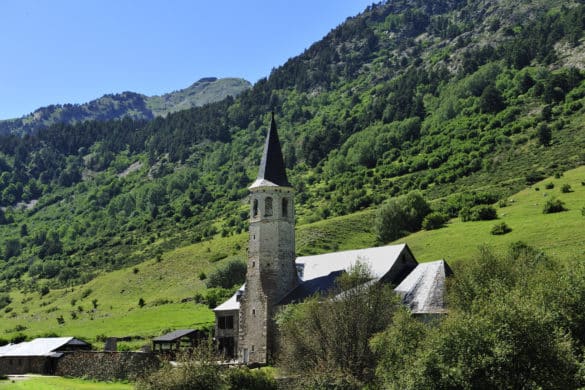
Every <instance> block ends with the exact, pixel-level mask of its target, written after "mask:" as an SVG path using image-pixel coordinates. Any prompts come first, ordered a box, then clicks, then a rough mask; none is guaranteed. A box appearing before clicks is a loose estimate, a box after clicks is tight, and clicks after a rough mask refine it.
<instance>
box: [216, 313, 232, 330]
mask: <svg viewBox="0 0 585 390" xmlns="http://www.w3.org/2000/svg"><path fill="white" fill-rule="evenodd" d="M217 327H218V328H219V329H233V328H234V317H233V316H224V317H218V318H217Z"/></svg>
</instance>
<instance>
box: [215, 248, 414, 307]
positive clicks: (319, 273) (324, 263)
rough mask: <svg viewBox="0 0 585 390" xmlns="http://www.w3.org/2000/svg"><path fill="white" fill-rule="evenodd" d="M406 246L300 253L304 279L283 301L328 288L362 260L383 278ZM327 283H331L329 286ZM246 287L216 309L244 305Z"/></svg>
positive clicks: (300, 264) (296, 298)
mask: <svg viewBox="0 0 585 390" xmlns="http://www.w3.org/2000/svg"><path fill="white" fill-rule="evenodd" d="M404 250H409V249H408V246H407V245H406V244H399V245H387V246H380V247H374V248H365V249H356V250H349V251H342V252H333V253H326V254H322V255H314V256H301V257H297V259H296V261H295V262H296V264H297V267H298V266H300V267H302V269H303V275H302V278H301V283H300V285H299V286H298V287H297V288H296V289H295V290H293V291H291V292H290V293H289V294H288V295H287V296H286V297H285V298H284V299H283V300H282V301H281V302H282V303H283V304H284V303H285V301H286V302H288V301H291V300H295V301H298V300H302V298H306V297H308V296H310V295H313V294H314V293H317V292H324V291H325V290H326V289H327V288H330V287H331V286H332V285H333V284H332V283H333V281H334V277H332V276H331V275H339V273H340V272H341V271H348V270H349V269H350V268H351V267H352V266H354V265H355V264H356V263H357V262H358V261H359V262H361V263H363V264H366V265H367V266H368V267H369V269H370V271H371V272H372V276H373V277H374V278H375V279H380V278H383V277H384V276H385V275H387V274H388V273H390V271H391V269H392V267H393V266H394V265H395V264H396V261H397V260H398V259H399V258H400V255H401V254H402V253H403V251H404ZM391 282H392V281H391ZM395 283H398V282H395ZM326 284H327V286H325V285H326ZM244 289H245V285H243V286H242V287H240V289H239V290H238V291H236V293H235V294H234V295H232V296H231V297H230V298H229V299H228V300H227V301H225V302H224V303H222V304H221V305H219V306H217V307H216V308H215V309H213V311H216V312H218V311H229V310H238V309H239V308H240V302H239V301H238V299H237V296H238V294H239V295H241V294H242V292H243V291H244ZM301 295H304V296H301Z"/></svg>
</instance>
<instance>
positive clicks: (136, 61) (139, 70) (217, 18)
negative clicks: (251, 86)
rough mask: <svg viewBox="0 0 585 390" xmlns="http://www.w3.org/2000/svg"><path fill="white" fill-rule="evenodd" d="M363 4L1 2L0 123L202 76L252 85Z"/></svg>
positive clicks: (302, 0)
mask: <svg viewBox="0 0 585 390" xmlns="http://www.w3.org/2000/svg"><path fill="white" fill-rule="evenodd" d="M371 3H372V0H369V1H365V0H272V1H269V0H224V1H221V0H214V1H202V0H190V1H189V0H159V1H150V0H101V1H98V0H50V1H49V0H6V1H1V2H0V49H1V50H2V54H3V56H2V60H1V61H0V119H7V118H15V117H20V116H22V115H25V114H28V113H30V112H32V111H34V110H35V109H36V108H39V107H42V106H46V105H49V104H63V103H83V102H86V101H89V100H92V99H94V98H97V97H100V96H102V95H103V94H106V93H116V92H122V91H134V92H139V93H144V94H146V95H159V94H162V93H166V92H170V91H173V90H177V89H181V88H185V87H187V86H189V85H190V84H192V83H193V82H195V81H197V80H198V79H200V78H202V77H207V76H216V77H243V78H245V79H247V80H249V81H251V82H252V83H254V82H256V81H257V80H258V79H260V78H262V77H265V76H268V75H269V73H270V70H271V69H272V68H274V67H278V66H280V65H282V64H283V63H284V62H285V61H286V60H287V59H288V58H291V57H294V56H296V55H298V54H300V53H301V52H302V51H303V50H304V49H306V48H308V47H309V46H310V45H311V44H312V43H313V42H315V41H318V40H319V39H321V38H322V37H323V36H324V35H325V34H327V33H328V32H329V31H330V30H331V29H332V28H334V27H336V26H337V25H339V24H340V23H342V22H343V21H344V20H345V19H346V18H347V17H348V16H354V15H356V14H358V13H359V12H361V11H363V10H364V9H365V8H366V7H367V6H368V5H369V4H371Z"/></svg>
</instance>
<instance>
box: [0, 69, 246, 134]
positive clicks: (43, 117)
mask: <svg viewBox="0 0 585 390" xmlns="http://www.w3.org/2000/svg"><path fill="white" fill-rule="evenodd" d="M249 88H251V84H250V82H248V81H246V80H244V79H241V78H234V77H226V78H221V79H220V78H217V77H204V78H201V79H199V80H198V81H196V82H195V83H193V84H191V85H190V86H189V87H187V88H183V89H179V90H176V91H173V92H169V93H165V94H162V95H154V96H146V95H144V94H141V93H136V92H131V91H124V92H120V93H112V94H105V95H103V96H102V97H100V98H97V99H94V100H91V101H89V102H86V103H81V104H69V103H66V104H51V105H49V106H44V107H40V108H38V109H36V110H35V111H33V112H32V113H30V114H27V115H23V116H22V117H20V118H13V119H4V120H0V134H16V135H24V134H32V133H35V132H37V131H38V130H40V129H43V128H47V127H49V126H51V125H54V124H58V123H64V124H75V123H78V122H83V121H86V120H97V121H108V120H113V119H122V118H123V117H129V118H132V119H135V120H151V119H153V118H155V117H157V116H165V115H167V114H168V113H170V112H176V111H180V110H186V109H189V108H192V107H199V106H202V105H204V104H208V103H213V102H216V101H219V100H222V99H225V98H226V97H227V96H237V95H239V94H240V93H242V92H243V91H245V90H247V89H249Z"/></svg>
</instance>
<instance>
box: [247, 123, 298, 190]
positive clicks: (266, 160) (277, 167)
mask: <svg viewBox="0 0 585 390" xmlns="http://www.w3.org/2000/svg"><path fill="white" fill-rule="evenodd" d="M266 186H282V187H291V185H290V183H289V182H288V178H287V176H286V169H285V167H284V159H283V157H282V150H281V148H280V141H279V140H278V132H277V131H276V121H275V120H274V112H273V113H272V120H271V121H270V130H269V131H268V135H267V136H266V143H265V144H264V152H263V153H262V160H261V161H260V169H258V177H257V178H256V181H254V183H252V185H251V186H250V188H256V187H266Z"/></svg>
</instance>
